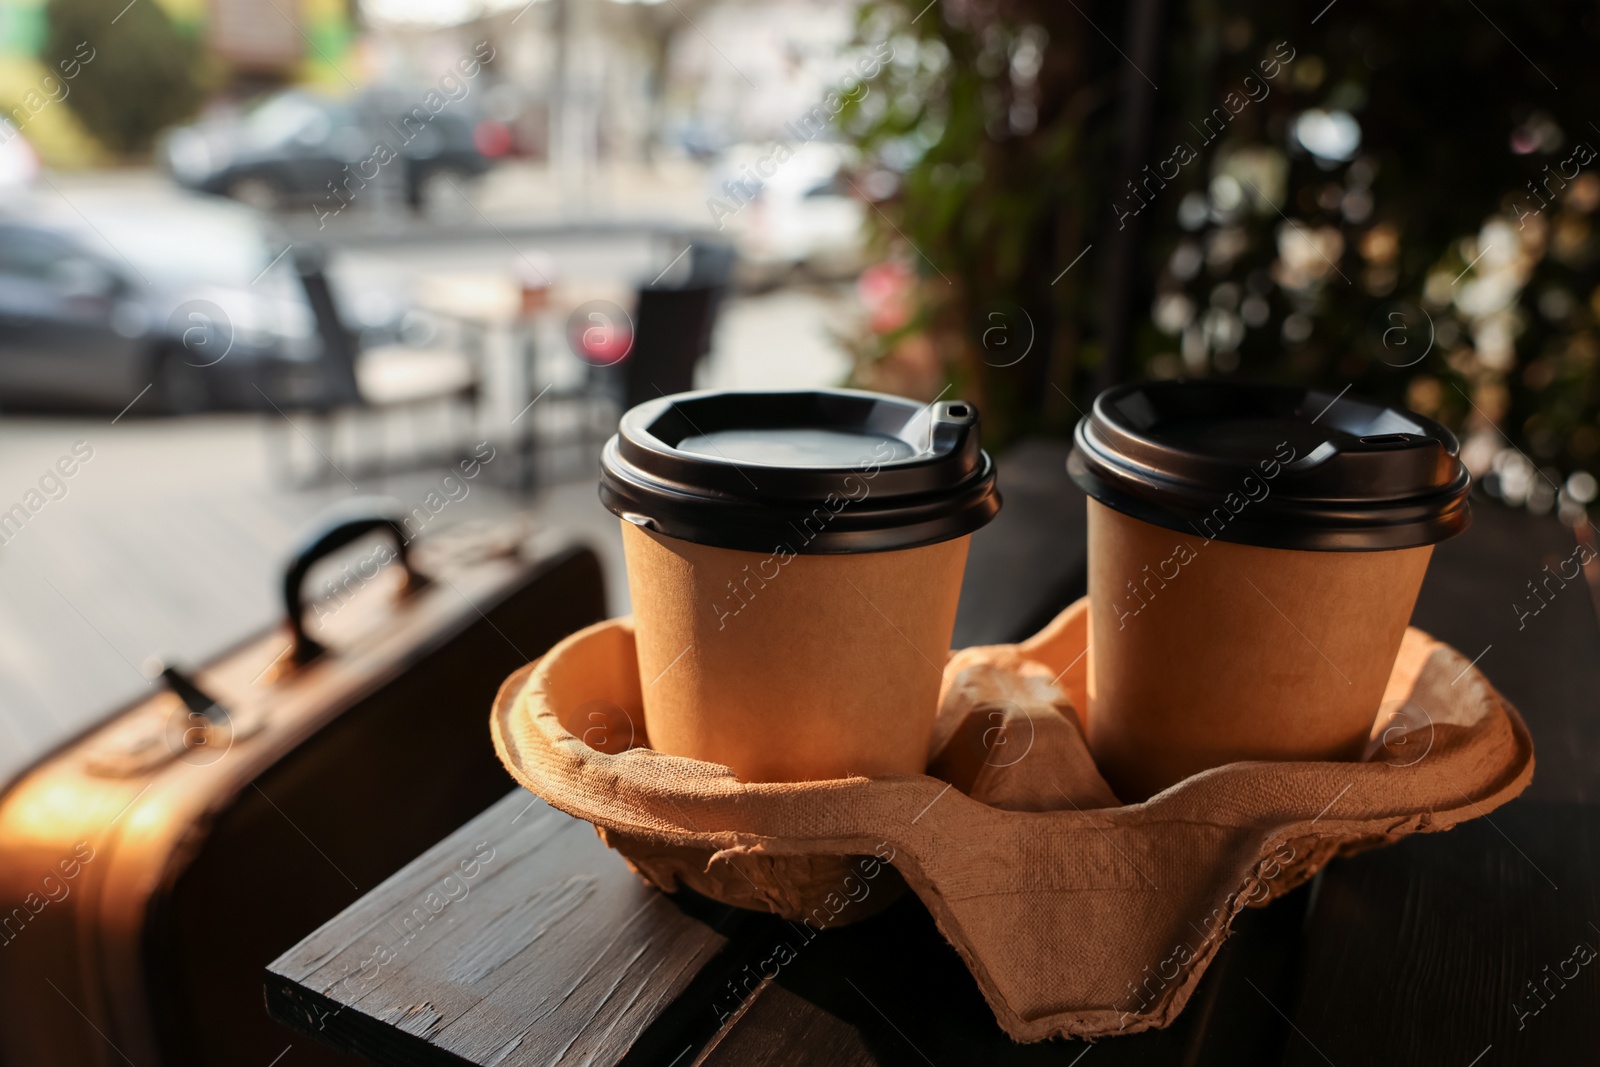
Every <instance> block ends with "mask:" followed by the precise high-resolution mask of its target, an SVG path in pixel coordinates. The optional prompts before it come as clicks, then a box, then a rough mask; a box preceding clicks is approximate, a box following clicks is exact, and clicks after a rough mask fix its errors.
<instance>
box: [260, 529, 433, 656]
mask: <svg viewBox="0 0 1600 1067" xmlns="http://www.w3.org/2000/svg"><path fill="white" fill-rule="evenodd" d="M404 515H405V510H404V507H403V506H402V505H401V504H400V502H399V501H397V500H394V499H393V498H390V497H352V498H351V499H349V500H346V501H343V502H342V503H340V504H338V505H335V506H334V507H332V508H330V509H329V510H327V511H325V512H323V513H322V514H321V515H319V516H318V517H317V518H316V519H314V520H313V521H312V524H311V526H310V527H309V528H308V529H307V530H306V531H305V532H304V533H303V534H302V535H301V536H300V540H299V541H298V543H297V544H296V546H295V548H294V552H293V554H292V555H291V556H290V557H289V566H288V568H287V569H286V570H285V571H284V574H283V602H284V608H285V610H286V611H287V612H288V615H289V630H290V632H291V633H292V634H293V636H294V646H293V651H292V652H291V653H290V659H291V660H292V661H293V662H295V663H309V662H310V661H311V660H313V659H316V658H317V657H318V656H320V655H321V654H322V653H323V652H324V651H326V649H325V648H324V647H323V646H322V644H321V643H320V642H318V641H317V640H316V639H315V638H314V637H312V636H311V635H310V634H308V633H306V622H305V598H304V589H303V588H302V587H303V586H304V585H305V580H306V575H307V574H309V573H310V571H311V568H312V566H313V565H314V564H315V563H316V562H317V561H318V560H320V559H322V558H323V557H325V556H327V555H329V554H330V553H333V552H336V551H338V550H339V549H341V548H343V547H344V546H345V545H348V544H350V543H351V542H352V541H355V540H357V539H359V538H361V537H365V536H366V535H367V534H370V533H373V532H374V531H383V532H386V533H389V534H392V535H393V536H394V543H395V549H396V551H397V552H398V553H399V556H400V565H401V566H402V567H404V568H405V571H406V583H405V586H404V587H403V588H402V592H405V593H412V592H415V591H416V590H418V589H421V588H422V587H423V586H424V585H427V584H428V579H427V578H425V577H424V576H423V575H422V574H421V573H420V572H419V571H418V570H417V569H416V568H415V567H414V566H412V563H411V546H410V545H409V543H408V541H409V538H408V536H407V534H406V528H405V524H404Z"/></svg>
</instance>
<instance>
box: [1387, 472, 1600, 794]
mask: <svg viewBox="0 0 1600 1067" xmlns="http://www.w3.org/2000/svg"><path fill="white" fill-rule="evenodd" d="M1577 547H1578V541H1577V538H1576V537H1575V536H1574V534H1573V531H1572V530H1571V529H1569V528H1567V527H1566V526H1563V525H1562V524H1560V523H1558V522H1556V521H1555V520H1554V519H1552V518H1548V517H1544V518H1540V517H1535V516H1532V515H1529V514H1528V513H1527V512H1525V511H1510V510H1508V509H1506V508H1504V507H1501V506H1499V505H1497V504H1494V503H1492V502H1490V503H1482V502H1480V503H1479V504H1478V505H1477V506H1476V507H1474V509H1473V524H1472V527H1471V528H1470V529H1469V530H1468V531H1467V532H1466V533H1464V534H1462V535H1461V536H1460V537H1458V538H1456V539H1454V540H1451V541H1446V542H1445V543H1444V544H1442V545H1440V546H1439V547H1438V548H1437V549H1435V550H1434V556H1433V563H1432V564H1431V566H1430V567H1429V569H1428V577H1427V580H1426V581H1425V582H1424V583H1423V586H1422V595H1421V597H1420V598H1419V599H1418V602H1417V611H1416V615H1415V616H1414V618H1413V623H1414V625H1416V626H1420V627H1421V628H1423V629H1424V630H1427V631H1429V632H1430V633H1432V634H1434V635H1435V636H1437V637H1439V638H1440V639H1441V640H1444V641H1448V642H1449V643H1450V644H1452V645H1454V646H1455V647H1456V648H1457V649H1459V650H1460V651H1461V652H1462V654H1464V655H1465V656H1467V657H1468V658H1469V659H1471V658H1473V657H1476V656H1479V655H1481V656H1482V659H1480V660H1479V661H1478V669H1479V670H1481V671H1482V672H1483V673H1484V674H1485V675H1486V676H1487V677H1488V679H1489V681H1490V682H1492V683H1493V684H1494V686H1495V688H1496V689H1498V690H1499V691H1500V692H1501V693H1503V694H1504V695H1505V697H1506V699H1507V700H1510V701H1511V702H1512V703H1513V704H1515V705H1516V706H1517V710H1518V711H1520V712H1522V716H1523V718H1525V719H1526V720H1527V722H1528V727H1529V729H1530V730H1532V731H1533V740H1534V745H1535V747H1536V756H1537V759H1538V763H1539V766H1538V773H1537V774H1535V775H1534V779H1533V785H1532V787H1531V788H1530V789H1529V790H1528V793H1527V795H1526V798H1525V799H1526V800H1537V801H1546V802H1575V803H1595V802H1600V716H1596V715H1595V714H1594V709H1595V704H1596V694H1600V620H1597V619H1596V616H1595V609H1594V601H1593V600H1592V599H1591V598H1590V594H1589V590H1588V588H1587V583H1586V582H1585V580H1584V578H1583V577H1582V576H1581V575H1580V576H1579V577H1578V579H1577V580H1576V581H1573V582H1567V583H1566V587H1565V588H1562V586H1561V584H1560V583H1559V582H1558V581H1555V580H1551V578H1550V575H1551V574H1552V573H1555V574H1556V577H1557V578H1559V573H1558V572H1559V571H1560V570H1562V569H1563V568H1562V567H1561V564H1562V562H1563V561H1567V560H1571V559H1572V555H1573V552H1574V551H1575V550H1576V549H1577ZM1547 568H1548V569H1547ZM1565 570H1566V571H1567V573H1572V572H1573V567H1571V566H1568V567H1566V568H1565ZM1545 582H1548V586H1547V587H1545V586H1543V585H1542V583H1545ZM1529 583H1534V584H1535V585H1538V586H1541V588H1540V592H1539V596H1540V598H1541V599H1538V600H1536V599H1534V597H1533V594H1532V593H1530V591H1529ZM1541 604H1543V606H1542V607H1540V605H1541ZM1518 608H1520V609H1521V610H1522V611H1524V612H1531V611H1532V610H1533V609H1538V613H1537V614H1529V615H1526V616H1523V615H1519V613H1518Z"/></svg>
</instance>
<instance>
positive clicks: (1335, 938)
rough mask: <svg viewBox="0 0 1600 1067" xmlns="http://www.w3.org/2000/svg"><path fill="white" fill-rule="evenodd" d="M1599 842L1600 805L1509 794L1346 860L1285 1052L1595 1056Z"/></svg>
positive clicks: (1320, 901) (1301, 1055)
mask: <svg viewBox="0 0 1600 1067" xmlns="http://www.w3.org/2000/svg"><path fill="white" fill-rule="evenodd" d="M1597 856H1600V809H1597V808H1595V807H1594V806H1592V805H1578V804H1539V803H1525V802H1515V803H1513V804H1511V805H1509V806H1507V807H1506V808H1504V809H1502V810H1501V811H1499V812H1496V813H1495V814H1494V815H1492V816H1490V817H1489V818H1487V819H1480V820H1477V821H1475V822H1470V823H1467V824H1465V825H1463V826H1460V827H1458V828H1456V829H1455V830H1453V831H1451V832H1450V833H1448V834H1440V835H1437V836H1435V835H1423V836H1421V837H1418V838H1413V839H1412V840H1410V841H1407V842H1406V843H1405V844H1404V845H1402V846H1400V847H1398V848H1389V849H1383V850H1380V851H1378V852H1374V853H1369V854H1366V855H1363V856H1360V857H1356V858H1353V859H1349V860H1341V861H1337V862H1336V863H1335V864H1334V865H1333V867H1331V868H1330V869H1329V870H1328V871H1327V872H1326V873H1325V875H1324V878H1323V881H1322V885H1321V886H1320V887H1319V891H1318V894H1317V899H1316V903H1315V909H1314V921H1313V922H1312V924H1311V926H1310V931H1309V934H1308V938H1307V945H1306V961H1307V963H1306V968H1305V971H1304V974H1303V976H1302V978H1301V983H1302V985H1301V989H1300V991H1299V997H1298V1007H1297V1008H1296V1009H1295V1010H1294V1018H1295V1026H1296V1027H1297V1028H1298V1030H1299V1031H1300V1035H1303V1036H1297V1037H1296V1038H1295V1039H1292V1040H1291V1041H1290V1042H1289V1043H1288V1045H1287V1046H1286V1049H1285V1055H1284V1059H1283V1062H1284V1063H1285V1064H1289V1065H1294V1067H1302V1065H1304V1067H1310V1065H1312V1064H1325V1063H1326V1062H1327V1061H1330V1060H1331V1061H1332V1062H1333V1063H1336V1064H1340V1065H1341V1067H1343V1065H1345V1064H1358V1063H1385V1064H1388V1063H1396V1064H1398V1063H1447V1064H1458V1065H1461V1067H1465V1065H1467V1064H1469V1063H1470V1064H1474V1065H1475V1067H1500V1065H1507V1064H1534V1063H1540V1064H1545V1063H1548V1064H1556V1063H1590V1062H1593V1061H1594V1058H1595V1050H1596V1049H1600V1015H1597V1014H1596V1013H1595V1011H1594V1010H1593V1009H1594V1004H1595V1002H1596V1001H1597V1000H1600V962H1595V959H1596V957H1595V955H1594V954H1595V953H1596V952H1600V930H1597V929H1596V928H1595V925H1593V924H1594V923H1595V922H1596V921H1597V917H1600V891H1597V887H1596V881H1595V870H1596V868H1595V860H1596V857H1597ZM1579 945H1583V946H1586V948H1585V949H1583V950H1579V949H1578V946H1579ZM1575 952H1576V955H1575ZM1585 958H1587V959H1588V960H1589V962H1587V963H1585V962H1583V960H1584V959H1585ZM1529 983H1532V986H1531V987H1530V985H1529Z"/></svg>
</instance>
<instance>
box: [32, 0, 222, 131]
mask: <svg viewBox="0 0 1600 1067" xmlns="http://www.w3.org/2000/svg"><path fill="white" fill-rule="evenodd" d="M124 3H125V0H50V4H49V6H48V7H47V8H46V11H45V18H46V23H47V29H46V36H45V42H44V47H43V49H42V50H41V54H40V59H41V60H42V61H43V62H44V63H45V64H46V65H47V66H48V67H49V68H50V70H51V71H52V73H55V72H66V71H67V70H70V69H78V76H77V77H75V78H73V79H72V80H71V81H70V82H69V83H68V85H69V95H68V96H67V98H66V104H67V106H68V107H70V108H71V109H72V111H73V113H74V114H75V115H77V116H78V118H79V120H81V121H82V122H83V125H84V126H85V127H86V128H87V129H88V130H89V132H90V133H91V134H93V135H94V136H95V137H96V138H97V139H99V141H100V142H101V143H102V144H104V145H105V147H106V148H107V149H109V150H110V151H112V152H115V153H117V154H118V155H123V156H131V155H139V154H142V153H144V152H147V151H149V149H150V146H151V144H152V143H153V142H154V140H155V137H156V134H158V133H159V132H160V131H161V130H162V129H164V128H165V127H167V126H169V125H171V124H172V123H174V122H178V121H181V120H183V119H185V118H188V117H189V116H190V115H192V114H193V113H194V111H195V109H196V108H197V107H198V106H199V103H200V97H201V93H200V85H199V81H198V78H197V76H196V70H197V67H198V62H199V48H198V45H197V43H196V42H195V41H194V40H193V39H192V38H190V37H187V36H185V35H184V34H182V33H180V32H179V31H178V29H177V28H176V27H174V26H173V24H172V22H171V20H170V19H168V18H167V15H166V13H165V12H164V11H162V9H161V8H160V6H159V5H157V4H156V3H155V0H135V2H134V3H132V4H128V5H127V6H126V7H124Z"/></svg>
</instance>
